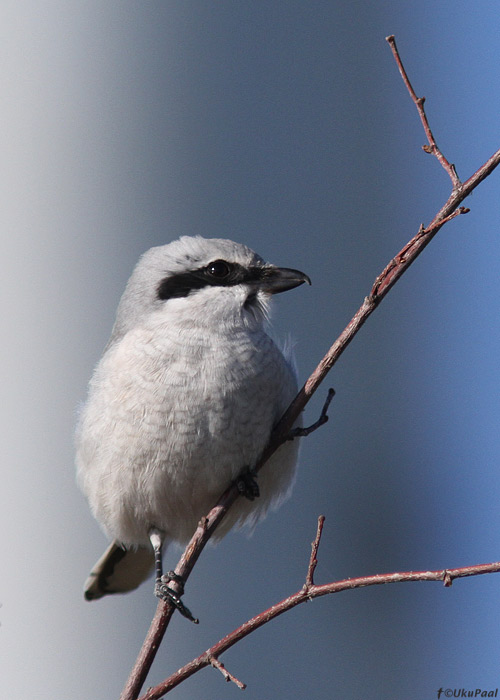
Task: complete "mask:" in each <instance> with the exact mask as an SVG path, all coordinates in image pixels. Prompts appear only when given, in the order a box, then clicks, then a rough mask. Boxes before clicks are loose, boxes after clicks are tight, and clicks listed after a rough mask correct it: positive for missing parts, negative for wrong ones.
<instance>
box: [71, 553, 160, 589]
mask: <svg viewBox="0 0 500 700" xmlns="http://www.w3.org/2000/svg"><path fill="white" fill-rule="evenodd" d="M153 566H154V555H153V551H152V550H151V549H149V548H146V547H139V548H137V549H124V548H123V547H122V546H121V545H120V544H119V543H118V542H116V541H115V542H112V543H111V544H110V545H109V547H108V548H107V550H106V551H105V552H104V554H103V555H102V557H101V558H100V559H99V561H98V562H97V563H96V564H95V566H94V567H93V569H92V571H91V572H90V575H89V577H88V579H87V580H86V581H85V586H84V595H85V598H86V599H87V600H97V599H98V598H102V597H103V596H105V595H108V594H110V593H126V592H127V591H132V590H133V589H134V588H137V586H138V585H139V584H141V583H142V582H143V581H144V580H145V579H146V578H147V577H148V576H149V574H150V573H151V571H152V569H153Z"/></svg>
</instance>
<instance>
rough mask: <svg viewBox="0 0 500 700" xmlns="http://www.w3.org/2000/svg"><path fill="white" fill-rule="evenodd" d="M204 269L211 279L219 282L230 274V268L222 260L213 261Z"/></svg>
mask: <svg viewBox="0 0 500 700" xmlns="http://www.w3.org/2000/svg"><path fill="white" fill-rule="evenodd" d="M206 269H207V272H208V274H209V275H210V276H211V277H216V278H217V279H219V280H222V279H224V278H225V277H227V276H228V275H229V273H230V272H231V268H230V267H229V265H228V264H227V262H225V261H224V260H214V262H211V263H209V264H208V265H207V268H206Z"/></svg>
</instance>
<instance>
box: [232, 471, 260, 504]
mask: <svg viewBox="0 0 500 700" xmlns="http://www.w3.org/2000/svg"><path fill="white" fill-rule="evenodd" d="M256 478H257V472H256V471H254V470H253V469H249V470H248V471H246V472H244V473H243V474H241V475H240V476H239V477H238V479H237V480H236V487H237V489H238V492H239V493H240V495H241V496H245V498H248V500H249V501H255V499H256V498H258V497H259V496H260V490H259V485H258V483H257V481H256Z"/></svg>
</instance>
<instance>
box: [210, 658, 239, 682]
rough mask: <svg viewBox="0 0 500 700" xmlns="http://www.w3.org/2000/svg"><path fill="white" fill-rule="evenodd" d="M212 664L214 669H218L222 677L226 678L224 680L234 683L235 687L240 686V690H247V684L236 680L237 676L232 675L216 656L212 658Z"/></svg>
mask: <svg viewBox="0 0 500 700" xmlns="http://www.w3.org/2000/svg"><path fill="white" fill-rule="evenodd" d="M210 663H211V665H212V666H213V667H214V668H217V669H218V670H219V671H220V672H221V673H222V675H223V676H224V678H225V679H226V681H227V682H228V683H234V684H235V685H237V686H238V688H239V689H240V690H245V688H246V685H245V683H242V682H241V681H239V680H238V679H237V678H236V676H233V674H232V673H229V671H228V670H227V668H226V667H225V666H224V664H223V663H222V662H221V661H219V659H216V658H215V656H212V657H211V658H210Z"/></svg>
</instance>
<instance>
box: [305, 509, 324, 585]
mask: <svg viewBox="0 0 500 700" xmlns="http://www.w3.org/2000/svg"><path fill="white" fill-rule="evenodd" d="M324 524H325V516H324V515H320V516H319V518H318V529H317V530H316V537H315V538H314V542H312V543H311V558H310V559H309V566H308V568H307V576H306V582H305V587H306V589H309V588H311V586H314V572H315V571H316V567H317V565H318V549H319V543H320V541H321V535H322V534H323V525H324Z"/></svg>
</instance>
